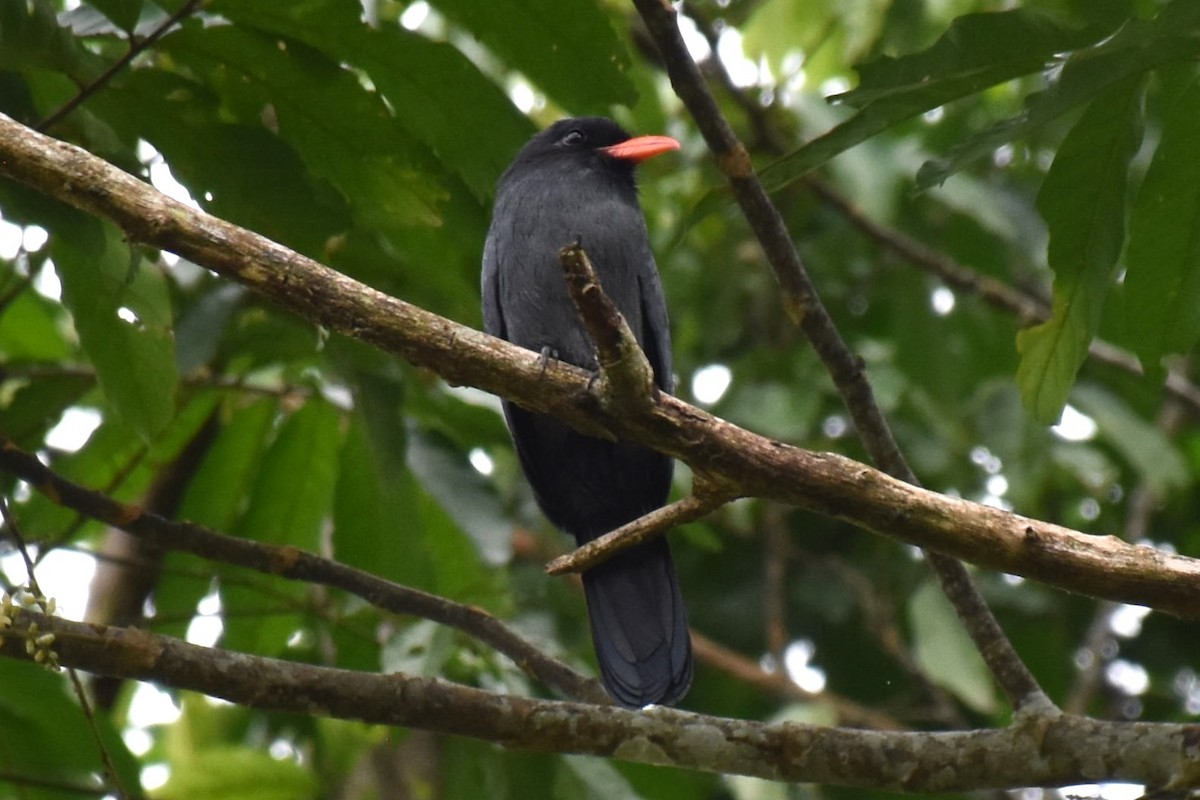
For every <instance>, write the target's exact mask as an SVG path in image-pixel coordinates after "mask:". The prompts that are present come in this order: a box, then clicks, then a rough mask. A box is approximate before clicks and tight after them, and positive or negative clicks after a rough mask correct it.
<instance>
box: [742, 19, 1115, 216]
mask: <svg viewBox="0 0 1200 800" xmlns="http://www.w3.org/2000/svg"><path fill="white" fill-rule="evenodd" d="M1098 35H1099V32H1097V31H1086V32H1078V33H1076V32H1070V31H1064V30H1062V29H1060V28H1058V27H1057V26H1055V25H1054V24H1053V23H1051V22H1050V21H1049V19H1048V18H1047V17H1045V16H1043V15H1041V14H1038V13H1036V12H1032V11H1027V10H1016V11H1006V12H1002V13H997V14H968V15H966V16H963V17H960V18H958V19H956V20H955V21H954V23H953V24H952V25H951V26H950V29H949V30H948V31H946V33H945V34H944V35H943V36H942V37H941V38H940V39H938V41H937V42H936V43H935V44H934V45H933V46H932V47H930V48H929V49H927V50H923V51H921V52H919V53H915V54H912V55H908V56H901V57H899V58H891V57H887V56H885V57H883V58H880V59H877V60H876V61H872V62H870V63H868V64H864V65H862V66H861V67H859V68H858V71H859V75H860V77H861V81H860V84H859V86H858V88H857V89H855V90H853V91H851V92H847V93H846V94H843V95H839V96H837V97H834V98H831V99H832V100H834V101H838V102H841V103H844V104H846V105H849V106H853V107H855V108H857V109H859V111H858V113H857V114H855V115H854V116H853V117H851V118H850V119H848V120H846V121H845V122H843V123H841V124H840V125H838V126H837V127H835V128H834V129H833V130H831V131H829V132H827V133H825V134H823V135H821V136H819V137H817V138H816V139H813V140H812V141H810V142H809V143H808V144H806V145H804V146H803V147H801V148H800V149H798V150H795V151H793V152H792V153H789V154H788V155H786V156H784V157H783V158H781V159H779V160H778V161H776V162H775V163H773V164H771V165H770V166H768V167H767V168H765V169H763V170H762V172H761V177H762V180H763V184H764V186H766V188H767V191H770V192H776V191H778V190H780V189H782V188H783V187H785V186H787V185H788V184H790V183H792V182H793V181H796V180H798V179H799V178H801V177H803V176H804V175H805V174H806V173H808V172H809V171H811V170H813V169H814V168H816V167H818V166H820V165H821V164H824V163H825V162H826V161H828V160H830V159H831V158H833V157H834V156H836V155H837V154H838V153H841V152H842V151H844V150H847V149H848V148H850V147H853V146H854V145H856V144H859V143H860V142H862V141H865V140H866V139H868V138H870V137H871V136H874V135H875V134H877V133H879V132H881V131H884V130H886V129H888V128H890V127H891V126H893V125H895V124H896V123H898V122H901V121H902V120H906V119H909V118H911V117H914V116H916V115H917V114H921V113H923V112H925V111H929V110H930V109H934V108H937V107H938V106H941V105H944V104H946V103H948V102H950V101H951V100H956V99H958V98H960V97H965V96H967V95H971V94H974V93H976V92H979V91H981V90H983V89H986V88H988V87H989V86H994V85H996V84H998V83H1002V82H1004V81H1007V80H1011V79H1013V78H1015V77H1019V76H1021V75H1027V74H1029V73H1031V72H1038V71H1040V70H1041V69H1042V68H1043V67H1044V66H1045V64H1046V63H1047V61H1049V59H1051V58H1052V57H1053V56H1054V54H1055V53H1061V52H1064V51H1066V50H1070V49H1073V48H1075V47H1078V46H1080V45H1081V44H1083V43H1085V42H1089V41H1093V40H1094V39H1095V38H1096V37H1097V36H1098Z"/></svg>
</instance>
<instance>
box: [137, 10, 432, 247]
mask: <svg viewBox="0 0 1200 800" xmlns="http://www.w3.org/2000/svg"><path fill="white" fill-rule="evenodd" d="M160 47H162V48H163V49H165V50H166V51H168V52H170V53H171V54H172V55H173V56H175V57H177V58H180V59H183V60H185V61H186V62H188V63H190V64H194V65H195V66H197V67H199V68H201V69H203V70H205V71H211V72H212V73H213V78H212V80H213V81H214V82H215V83H217V84H218V85H222V84H221V80H222V78H221V73H222V72H224V71H228V70H232V71H234V72H236V73H237V74H238V75H240V76H242V77H243V78H245V79H246V81H247V82H248V83H247V84H241V83H237V82H234V83H229V84H227V85H223V86H222V88H223V89H225V90H226V91H227V92H229V93H230V94H229V96H228V97H227V101H236V102H239V103H251V102H252V100H253V98H251V97H247V96H245V95H244V93H245V92H246V91H248V90H249V91H256V90H260V91H261V92H263V93H264V98H263V99H262V100H261V101H259V102H260V103H261V104H262V105H266V102H267V101H266V98H268V97H269V98H270V101H269V102H270V105H271V107H272V110H273V111H274V114H275V115H276V119H277V121H278V127H279V135H280V136H281V137H282V138H283V139H284V140H285V141H287V142H288V143H289V144H291V146H292V147H293V148H295V150H296V152H297V153H298V154H299V155H300V157H301V158H302V159H303V160H304V162H305V164H306V165H307V166H308V168H309V170H311V171H312V173H313V174H315V175H317V176H320V177H322V178H325V179H327V180H328V181H329V182H330V183H332V184H333V185H334V186H336V187H337V188H338V190H339V191H340V192H341V193H342V195H343V197H345V199H346V200H347V201H348V202H349V204H350V205H351V207H352V208H353V209H354V212H355V214H356V215H357V216H358V217H359V218H360V219H361V220H362V221H363V223H364V224H366V225H368V226H370V227H374V228H377V229H379V230H383V231H385V232H388V233H390V234H392V235H398V236H402V235H403V233H404V231H405V230H406V229H407V228H408V227H409V226H412V225H437V224H440V222H441V216H440V214H439V212H438V210H437V205H438V203H439V202H440V201H441V200H442V199H443V198H444V197H445V191H444V190H443V189H442V188H441V186H440V185H439V184H438V183H437V181H436V180H435V179H434V178H433V177H432V176H431V175H430V174H429V173H428V172H426V171H422V170H421V169H420V168H419V165H418V164H417V163H415V161H414V158H415V155H414V154H412V153H411V152H410V153H407V157H405V156H406V153H405V150H406V148H405V147H404V143H405V139H406V137H404V136H403V133H402V131H400V130H399V129H398V128H397V126H396V124H395V123H394V121H393V120H392V119H390V118H389V116H388V114H387V111H386V109H385V107H384V105H383V103H382V102H380V101H379V99H378V98H377V97H374V96H372V95H371V94H370V93H369V92H368V91H367V90H366V89H364V88H363V86H362V83H361V82H360V81H359V80H358V78H357V77H356V76H355V75H354V74H353V73H351V72H350V71H348V70H346V69H344V68H343V67H342V66H341V65H339V64H337V63H335V62H333V61H331V60H329V59H326V58H324V57H322V56H320V55H319V54H317V53H316V52H314V51H312V50H310V49H308V48H303V47H290V48H289V47H281V46H280V44H279V42H278V41H273V40H272V39H270V38H268V37H265V36H261V35H258V34H256V33H254V32H253V31H250V30H247V29H245V28H238V27H235V26H231V25H224V26H214V27H206V28H195V27H186V28H183V29H181V30H179V31H177V32H176V33H174V34H171V35H170V36H167V37H164V38H163V40H162V41H161V42H160Z"/></svg>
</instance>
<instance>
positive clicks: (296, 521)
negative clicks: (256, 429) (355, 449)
mask: <svg viewBox="0 0 1200 800" xmlns="http://www.w3.org/2000/svg"><path fill="white" fill-rule="evenodd" d="M340 443H341V417H340V415H339V413H338V411H337V409H335V408H334V407H333V406H331V405H330V404H329V403H327V402H325V401H324V400H321V399H320V398H309V399H308V400H307V401H306V402H305V403H304V406H303V407H302V408H300V410H298V411H296V412H295V413H294V414H292V415H291V416H289V417H288V418H287V419H285V420H284V421H283V423H282V425H280V427H279V431H278V433H277V434H276V436H275V440H274V441H273V442H272V443H271V445H270V446H269V447H268V448H267V450H266V452H265V453H264V454H263V458H262V462H261V464H260V466H259V469H258V474H257V475H255V476H254V480H253V490H252V492H251V494H250V498H249V501H250V502H249V506H248V507H247V509H246V513H245V514H243V515H242V518H241V519H240V520H239V522H238V525H237V532H238V533H240V534H241V535H243V536H246V537H247V538H253V539H257V540H259V541H265V542H271V543H274V544H287V545H292V546H295V547H300V548H303V549H305V550H308V551H310V552H317V551H319V550H320V544H321V531H322V529H323V527H324V525H325V523H326V521H327V519H328V517H329V515H330V513H331V506H332V501H333V490H334V486H335V483H336V477H337V472H336V470H337V457H338V449H339V447H340ZM260 582H261V578H258V577H255V578H254V579H253V580H252V582H251V585H246V584H243V583H240V582H233V581H226V582H225V583H224V584H223V585H222V588H221V599H222V601H223V603H224V607H225V610H226V622H225V631H224V637H223V642H224V644H225V645H226V646H228V647H230V648H232V649H234V650H242V651H247V652H257V653H264V654H274V653H277V652H279V651H280V650H281V649H282V648H283V647H284V645H285V644H286V643H287V641H288V640H289V638H290V637H291V636H292V635H293V634H294V633H295V632H296V631H297V630H299V629H300V628H301V627H302V626H303V624H304V615H303V613H302V611H303V601H302V599H301V598H302V595H303V587H302V586H300V585H299V584H295V583H288V584H283V585H273V586H272V587H271V588H270V590H269V591H263V590H261V589H260V588H259V584H260ZM262 615H265V616H262Z"/></svg>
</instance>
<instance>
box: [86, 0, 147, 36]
mask: <svg viewBox="0 0 1200 800" xmlns="http://www.w3.org/2000/svg"><path fill="white" fill-rule="evenodd" d="M89 5H91V6H92V7H94V8H97V9H99V10H100V11H102V12H103V13H104V16H106V17H108V18H109V19H110V20H112V21H113V22H114V23H115V24H116V25H117V27H118V28H120V29H121V30H123V31H132V30H133V29H134V26H135V25H137V21H138V17H140V16H141V14H142V6H143V5H144V3H143V0H89ZM86 9H87V6H80V7H79V8H78V9H75V11H83V10H86Z"/></svg>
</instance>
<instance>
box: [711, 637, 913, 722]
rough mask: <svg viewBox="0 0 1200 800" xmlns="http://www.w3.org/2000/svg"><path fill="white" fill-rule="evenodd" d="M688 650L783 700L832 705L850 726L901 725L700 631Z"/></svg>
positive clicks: (715, 666) (835, 711) (713, 666)
mask: <svg viewBox="0 0 1200 800" xmlns="http://www.w3.org/2000/svg"><path fill="white" fill-rule="evenodd" d="M691 634H692V651H693V652H694V653H695V654H696V660H697V661H700V662H701V663H703V664H705V665H707V666H709V667H711V668H713V669H717V670H720V671H721V672H724V673H726V674H727V675H731V676H732V677H734V678H737V679H738V680H740V681H742V682H743V683H746V684H748V685H750V686H754V687H756V688H758V689H761V690H763V691H764V692H770V693H771V694H773V695H775V696H777V697H781V698H783V699H785V700H792V701H796V700H798V701H801V702H804V703H814V704H822V703H827V704H828V705H830V706H832V708H833V709H834V713H835V714H837V719H838V724H839V725H844V726H846V727H850V728H870V729H871V730H878V731H891V730H903V728H904V726H903V725H901V724H900V722H899V721H898V720H897V719H895V718H894V717H891V716H889V715H888V714H885V713H884V712H882V711H876V710H875V709H873V708H868V707H867V706H863V705H860V704H858V703H856V702H854V701H853V700H850V699H849V698H846V697H843V696H841V695H839V694H837V693H835V692H831V691H829V690H828V689H824V690H822V691H820V692H810V691H808V690H807V689H804V688H802V687H801V686H800V685H799V684H797V683H796V682H795V681H793V680H792V679H791V678H789V677H788V675H787V670H786V669H784V668H783V665H782V664H780V665H779V669H776V670H772V671H769V672H768V671H767V670H765V669H763V668H762V667H761V666H759V665H758V664H757V663H756V662H755V661H753V660H751V659H749V658H746V657H745V656H744V655H742V654H741V653H737V652H735V651H733V650H731V649H729V648H728V647H725V646H724V645H722V644H718V643H717V642H716V641H714V640H712V639H710V638H709V637H707V636H705V635H704V634H702V633H699V632H697V631H696V629H695V628H692V629H691Z"/></svg>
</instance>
